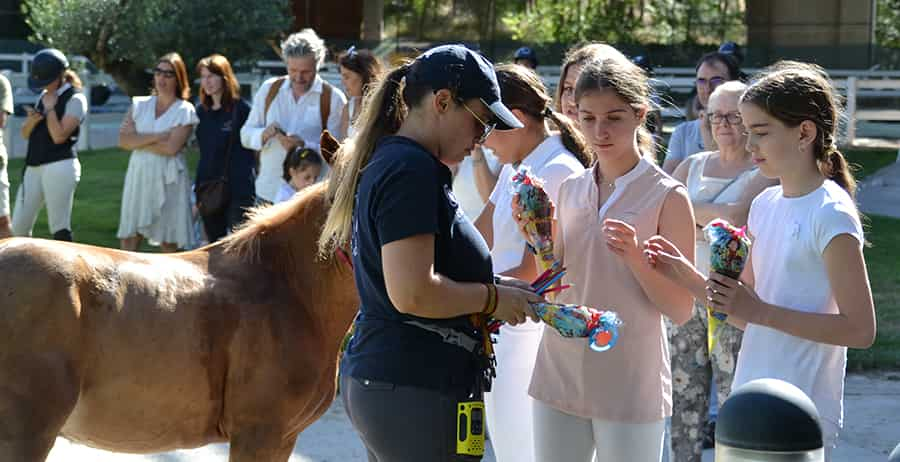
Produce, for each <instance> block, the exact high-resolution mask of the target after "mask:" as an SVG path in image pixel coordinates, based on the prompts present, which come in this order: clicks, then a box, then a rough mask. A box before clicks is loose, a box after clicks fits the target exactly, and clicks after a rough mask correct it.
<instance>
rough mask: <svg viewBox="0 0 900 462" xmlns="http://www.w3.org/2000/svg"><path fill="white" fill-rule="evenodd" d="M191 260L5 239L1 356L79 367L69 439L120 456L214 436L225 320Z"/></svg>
mask: <svg viewBox="0 0 900 462" xmlns="http://www.w3.org/2000/svg"><path fill="white" fill-rule="evenodd" d="M195 260H199V261H191V259H190V258H185V257H184V256H183V255H182V256H168V255H151V254H138V253H129V252H121V251H117V250H110V249H103V248H99V247H92V246H86V245H78V244H68V243H58V242H54V241H44V240H38V239H12V240H7V241H2V242H0V311H2V312H3V313H2V315H0V319H2V321H0V345H2V346H3V347H2V348H0V351H6V352H9V354H11V355H16V354H18V355H20V356H21V355H32V356H33V355H34V352H40V354H53V355H55V356H59V357H62V358H65V360H66V361H67V364H68V365H70V366H71V367H73V368H74V369H75V373H76V375H77V379H78V380H77V382H78V383H77V389H76V390H75V392H76V393H77V395H78V399H77V403H76V405H75V406H74V408H73V409H72V412H71V414H70V415H69V417H68V419H67V421H66V424H65V426H64V427H63V428H62V430H61V432H62V434H63V435H64V436H66V437H68V438H70V439H73V440H75V441H79V442H82V443H86V444H89V445H92V446H95V447H101V448H105V449H109V450H116V451H125V452H156V451H161V450H167V449H173V448H178V447H191V446H197V445H202V444H206V443H207V442H209V441H210V440H215V439H218V438H217V437H218V434H217V430H216V426H217V423H218V422H217V421H218V419H219V417H220V413H221V402H222V397H221V393H222V387H223V380H224V375H225V372H224V368H225V366H224V364H223V361H222V360H221V359H220V357H222V355H224V352H221V351H219V350H220V349H222V347H223V345H222V343H221V342H220V338H221V335H222V332H221V329H220V328H221V327H222V326H223V325H224V323H221V322H218V321H217V319H218V318H219V317H221V315H220V313H219V311H218V310H216V309H214V308H215V307H213V306H211V305H210V303H211V298H210V292H211V290H209V289H210V288H209V286H210V282H209V278H208V275H207V273H206V271H205V267H204V264H203V261H202V258H200V257H199V254H198V258H196V259H195ZM214 331H215V332H214ZM2 355H3V353H0V358H2ZM6 372H8V371H4V370H0V376H2V375H5V373H6Z"/></svg>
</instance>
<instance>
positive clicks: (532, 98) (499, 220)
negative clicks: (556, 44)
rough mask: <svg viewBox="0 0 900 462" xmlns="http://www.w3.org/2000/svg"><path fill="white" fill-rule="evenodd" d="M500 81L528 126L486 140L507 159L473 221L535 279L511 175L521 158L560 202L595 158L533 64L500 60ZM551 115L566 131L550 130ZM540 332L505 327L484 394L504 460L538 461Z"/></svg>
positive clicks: (504, 269)
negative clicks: (535, 376) (534, 399)
mask: <svg viewBox="0 0 900 462" xmlns="http://www.w3.org/2000/svg"><path fill="white" fill-rule="evenodd" d="M497 82H498V83H499V84H500V92H501V99H502V100H503V102H504V103H505V104H506V105H507V107H509V108H510V110H512V112H513V114H515V115H516V118H517V119H519V120H521V121H522V123H523V124H525V127H524V128H519V129H515V130H508V131H504V132H500V131H494V132H492V133H491V135H490V136H489V137H488V139H487V140H486V142H485V145H486V146H487V147H489V148H491V149H493V150H494V154H496V156H497V158H498V159H499V160H500V162H501V163H502V164H504V165H503V169H502V170H501V171H500V177H499V178H498V179H497V184H496V185H495V186H494V191H493V192H492V193H491V196H490V200H489V202H488V203H487V204H486V205H485V207H484V209H483V210H482V212H481V215H480V216H479V217H478V220H476V222H475V226H476V227H477V228H478V230H479V231H480V232H481V234H482V236H484V238H485V240H486V241H487V243H488V246H490V248H491V259H492V261H493V264H494V272H495V273H497V274H503V275H506V276H510V277H515V278H518V279H522V280H526V281H530V280H533V279H534V278H535V277H536V276H537V274H536V268H535V264H534V258H532V256H531V254H529V253H527V250H526V247H525V239H524V238H523V237H522V235H521V234H520V233H519V231H518V227H517V225H516V223H515V221H514V220H513V214H512V190H511V187H512V180H511V179H512V176H513V175H514V174H515V172H516V169H517V168H518V167H519V166H522V165H526V166H528V167H529V168H530V169H531V172H532V173H533V174H534V175H536V176H537V177H539V178H541V179H542V180H544V189H545V190H546V191H547V195H548V196H550V199H551V200H552V201H554V202H556V200H557V195H558V194H559V187H560V185H561V184H562V182H563V180H565V179H566V178H568V177H569V176H570V175H572V174H574V173H579V172H581V171H583V170H584V169H585V167H588V166H590V164H591V154H590V152H589V150H588V148H587V146H586V145H585V142H584V138H583V137H582V136H581V132H579V131H578V129H577V128H575V125H574V124H573V122H572V121H571V120H570V119H569V118H568V117H566V116H564V115H563V114H561V113H559V112H556V111H554V110H553V109H552V104H553V101H552V99H551V97H550V95H549V94H548V93H547V90H546V88H545V87H544V84H543V83H542V82H541V79H540V77H538V75H537V74H535V73H534V72H533V71H532V70H530V69H528V68H526V67H524V66H520V65H516V64H512V65H509V64H507V65H501V66H497ZM548 122H551V123H552V124H553V126H555V127H556V128H557V129H558V130H559V132H560V133H559V134H552V133H551V132H550V126H549V125H550V124H549V123H548ZM541 332H542V328H541V325H540V324H539V323H536V322H532V321H526V322H525V323H523V324H519V325H517V326H509V325H505V326H503V327H502V328H501V329H500V334H499V335H500V338H499V340H498V342H497V345H496V347H495V353H496V356H497V377H496V379H495V380H494V384H493V387H492V390H493V391H492V392H491V393H486V394H485V412H486V415H487V421H488V428H490V429H493V430H494V432H493V433H491V443H492V444H493V447H494V453H495V454H496V456H497V461H498V462H506V461H516V462H532V461H534V453H533V450H532V449H533V448H532V446H531V444H530V442H531V441H532V422H531V398H530V397H529V396H528V384H529V383H530V382H531V373H532V371H533V370H534V361H535V356H536V355H537V348H538V345H539V344H540V340H541ZM523 442H524V443H523Z"/></svg>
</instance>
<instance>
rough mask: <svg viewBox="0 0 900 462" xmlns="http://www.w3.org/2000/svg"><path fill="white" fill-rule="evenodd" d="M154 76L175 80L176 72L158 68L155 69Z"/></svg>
mask: <svg viewBox="0 0 900 462" xmlns="http://www.w3.org/2000/svg"><path fill="white" fill-rule="evenodd" d="M153 75H161V76H163V77H166V78H169V79H173V78H175V71H170V70H168V69H160V68H158V67H157V68H154V69H153Z"/></svg>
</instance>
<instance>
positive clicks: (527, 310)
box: [493, 284, 545, 326]
mask: <svg viewBox="0 0 900 462" xmlns="http://www.w3.org/2000/svg"><path fill="white" fill-rule="evenodd" d="M543 301H545V300H544V298H543V297H541V296H540V295H537V294H536V293H534V292H532V291H530V290H522V289H519V288H517V287H512V286H507V285H503V284H499V285H497V310H496V311H494V314H493V316H494V318H496V319H499V320H501V321H505V322H506V323H507V324H509V325H511V326H515V325H516V324H521V323H523V322H525V319H526V318H531V319H532V320H533V321H540V318H538V316H537V314H535V312H534V310H533V309H531V303H532V302H535V303H537V302H543Z"/></svg>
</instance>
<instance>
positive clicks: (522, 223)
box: [512, 194, 556, 246]
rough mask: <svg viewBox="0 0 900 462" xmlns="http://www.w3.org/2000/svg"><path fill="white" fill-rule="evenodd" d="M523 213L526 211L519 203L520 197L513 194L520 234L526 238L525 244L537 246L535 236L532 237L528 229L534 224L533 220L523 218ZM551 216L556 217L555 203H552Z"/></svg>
mask: <svg viewBox="0 0 900 462" xmlns="http://www.w3.org/2000/svg"><path fill="white" fill-rule="evenodd" d="M523 211H524V209H523V207H522V204H520V203H519V195H518V194H513V197H512V216H513V221H515V222H516V225H517V227H518V228H519V233H520V234H522V237H524V238H525V242H527V243H528V244H530V245H532V246H534V245H535V242H534V238H535V236H532V235H531V234H530V233H529V232H528V228H527V227H528V224H529V223H531V222H532V219H531V218H525V217H523V216H522V213H523ZM550 216H551V217H554V216H556V206H555V205H553V202H550Z"/></svg>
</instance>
